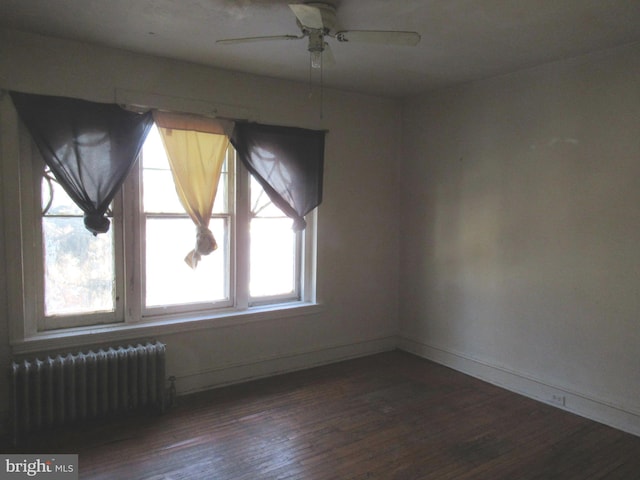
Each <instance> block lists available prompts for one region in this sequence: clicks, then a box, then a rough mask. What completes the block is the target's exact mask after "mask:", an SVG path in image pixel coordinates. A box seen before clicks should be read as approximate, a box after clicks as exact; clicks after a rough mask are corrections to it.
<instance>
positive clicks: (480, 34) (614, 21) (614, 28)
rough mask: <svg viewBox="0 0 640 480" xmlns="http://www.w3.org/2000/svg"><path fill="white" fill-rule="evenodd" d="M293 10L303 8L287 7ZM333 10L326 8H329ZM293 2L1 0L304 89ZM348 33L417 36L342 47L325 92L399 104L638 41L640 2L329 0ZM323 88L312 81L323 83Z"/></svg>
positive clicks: (45, 22)
mask: <svg viewBox="0 0 640 480" xmlns="http://www.w3.org/2000/svg"><path fill="white" fill-rule="evenodd" d="M292 1H293V2H294V3H303V2H301V1H298V0H292ZM329 1H330V0H329ZM288 3H292V2H290V1H287V0H237V1H231V0H0V27H7V28H13V29H19V30H26V31H31V32H38V33H43V34H46V35H51V36H56V37H62V38H68V39H76V40H81V41H86V42H91V43H97V44H102V45H108V46H113V47H118V48H124V49H127V50H131V51H135V52H142V53H147V54H153V55H160V56H164V57H170V58H176V59H182V60H187V61H190V62H196V63H200V64H205V65H211V66H215V67H220V68H224V69H228V70H237V71H242V72H249V73H254V74H259V75H266V76H270V77H278V78H286V79H292V80H299V81H308V80H309V57H308V52H307V51H306V40H297V41H278V42H266V43H247V44H241V45H216V40H217V39H222V38H227V37H244V36H256V35H279V34H292V35H297V34H299V30H298V28H297V26H296V22H295V17H294V15H293V13H292V12H291V10H290V9H289V8H288ZM330 3H332V4H334V5H336V6H337V11H338V23H339V25H338V27H339V29H342V30H357V29H361V30H367V29H369V30H414V31H417V32H419V33H420V34H421V35H422V40H421V42H420V43H419V44H418V46H417V47H397V46H396V47H392V46H378V45H367V44H362V43H360V44H354V43H338V42H336V41H335V39H329V43H330V44H331V48H332V50H333V54H334V56H335V58H336V61H337V64H336V65H335V66H333V67H326V68H325V69H324V74H323V79H324V83H325V85H329V86H333V87H338V88H342V89H348V90H357V91H362V92H367V93H374V94H382V95H389V96H404V95H408V94H413V93H419V92H422V91H426V90H429V89H433V88H437V87H442V86H445V85H448V84H451V83H457V82H464V81H469V80H474V79H479V78H484V77H489V76H493V75H498V74H502V73H506V72H510V71H514V70H518V69H522V68H526V67H529V66H533V65H537V64H540V63H545V62H549V61H553V60H557V59H561V58H567V57H572V56H576V55H580V54H584V53H587V52H590V51H594V50H600V49H605V48H610V47H614V46H618V45H623V44H628V43H633V42H638V41H640V0H393V1H392V0H334V1H330ZM316 81H317V77H316Z"/></svg>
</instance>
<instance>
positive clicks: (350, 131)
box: [0, 30, 401, 411]
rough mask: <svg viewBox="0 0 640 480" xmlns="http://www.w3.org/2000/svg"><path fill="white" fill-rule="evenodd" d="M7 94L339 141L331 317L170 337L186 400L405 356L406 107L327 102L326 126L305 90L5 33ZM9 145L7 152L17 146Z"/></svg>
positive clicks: (326, 297) (332, 159) (328, 280)
mask: <svg viewBox="0 0 640 480" xmlns="http://www.w3.org/2000/svg"><path fill="white" fill-rule="evenodd" d="M0 88H2V89H15V90H21V91H27V92H32V93H42V94H51V95H65V96H74V97H79V98H85V99H89V100H95V101H104V102H109V101H114V99H115V96H114V95H115V93H114V92H115V90H118V91H122V90H125V91H128V92H131V91H134V92H137V93H133V94H131V95H134V96H135V95H143V94H144V95H147V96H148V95H149V94H154V95H161V96H169V97H178V100H177V102H178V103H180V102H183V103H184V102H185V101H186V100H185V99H191V100H193V102H192V103H193V104H194V105H196V106H198V105H200V104H201V103H202V102H204V103H207V102H209V103H213V104H216V105H222V107H221V113H222V114H224V113H225V112H227V113H230V114H233V112H236V113H238V114H247V115H248V116H249V117H250V118H251V119H253V120H257V121H261V122H263V123H272V124H284V125H292V126H301V127H307V128H324V129H327V130H329V133H328V135H327V141H326V155H325V175H324V202H323V203H322V205H321V206H320V208H319V213H318V231H319V233H318V249H317V250H318V278H317V285H318V287H317V290H318V300H319V302H320V303H321V305H322V308H321V310H320V312H319V313H314V314H312V315H305V316H298V317H295V316H294V317H283V318H278V319H275V320H266V321H256V322H251V323H242V324H238V325H229V326H225V327H224V328H206V329H203V330H197V331H190V332H185V333H174V334H169V335H163V336H160V337H159V339H160V340H162V341H164V342H166V344H167V348H168V372H167V373H168V375H176V376H177V377H178V382H177V383H178V389H179V391H181V392H185V391H191V390H197V389H201V388H206V387H209V386H214V385H219V384H223V383H226V382H235V381H239V380H243V379H247V378H251V377H255V376H261V375H268V374H273V373H276V372H279V371H285V370H290V369H296V368H303V367H308V366H312V365H315V364H319V363H325V362H330V361H335V360H338V359H342V358H347V357H351V356H357V355H363V354H367V353H372V352H377V351H381V350H387V349H391V348H393V347H394V345H395V334H396V329H397V296H398V275H397V270H398V257H397V247H398V231H397V228H396V227H395V221H396V218H397V212H398V203H397V196H396V187H397V176H396V167H395V165H394V162H393V161H391V162H390V161H389V159H394V158H395V155H396V153H397V151H398V149H399V140H398V137H399V132H400V119H399V117H400V115H399V114H400V111H401V106H400V104H399V103H398V102H396V101H392V100H388V99H382V98H377V97H371V96H364V95H357V94H352V93H345V92H339V91H332V90H327V91H325V93H324V100H325V105H324V118H323V119H320V118H319V108H318V103H317V97H315V98H312V99H311V100H310V99H309V85H306V84H296V83H290V82H283V81H277V80H273V79H266V78H258V77H253V76H249V75H243V74H233V73H229V72H223V71H219V70H214V69H211V68H206V67H202V66H197V65H193V64H186V63H180V62H177V61H172V60H167V59H161V58H156V57H149V56H143V55H137V54H133V53H129V52H124V51H118V50H113V49H107V48H101V47H96V46H90V45H83V44H79V43H75V42H69V41H64V40H56V39H52V38H45V37H39V36H35V35H31V34H25V33H18V32H15V31H7V30H0ZM8 99H9V97H8V96H5V98H4V100H2V101H9V100H8ZM180 99H182V100H180ZM187 103H188V102H187ZM2 133H6V132H0V141H1V142H5V143H6V142H15V141H16V140H15V138H12V136H11V135H7V134H5V135H4V136H2ZM7 150H11V149H5V151H7ZM1 151H2V149H0V152H1ZM0 164H1V162H0ZM1 198H2V197H1V196H0V199H1ZM0 201H1V200H0ZM14 220H15V219H14ZM14 220H12V219H10V218H8V217H7V218H5V223H6V225H7V226H9V225H11V224H12V223H11V222H12V221H14ZM7 228H9V227H7ZM14 228H15V226H14ZM0 233H2V231H1V230H0ZM2 238H3V240H4V237H2ZM2 245H3V247H2V248H3V249H4V245H5V242H4V241H3V242H2ZM12 261H15V259H12V258H7V262H12ZM0 267H3V264H2V261H0ZM3 270H4V269H3ZM4 276H5V275H4V271H3V279H4ZM2 286H3V285H2V281H0V287H2ZM2 291H3V292H4V288H3V289H2ZM0 302H1V304H0V313H1V315H2V316H1V317H0V369H2V370H3V371H6V368H7V366H8V355H9V351H10V350H9V340H8V331H7V330H8V327H7V322H8V319H7V314H6V312H7V308H6V299H5V298H4V297H3V296H2V295H0ZM7 394H8V391H7V389H0V411H2V410H5V411H6V409H7Z"/></svg>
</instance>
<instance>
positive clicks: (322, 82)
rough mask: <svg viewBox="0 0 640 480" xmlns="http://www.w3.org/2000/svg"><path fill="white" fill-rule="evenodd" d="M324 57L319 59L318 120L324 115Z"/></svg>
mask: <svg viewBox="0 0 640 480" xmlns="http://www.w3.org/2000/svg"><path fill="white" fill-rule="evenodd" d="M323 57H324V55H322V56H321V57H320V120H322V119H323V115H324V75H323V72H324V59H323Z"/></svg>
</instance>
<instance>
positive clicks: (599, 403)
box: [397, 336, 640, 436]
mask: <svg viewBox="0 0 640 480" xmlns="http://www.w3.org/2000/svg"><path fill="white" fill-rule="evenodd" d="M397 345H398V348H399V349H401V350H404V351H406V352H409V353H413V354H414V355H418V356H420V357H423V358H425V359H427V360H431V361H433V362H436V363H439V364H441V365H444V366H447V367H449V368H452V369H454V370H457V371H459V372H462V373H465V374H467V375H470V376H472V377H475V378H478V379H480V380H483V381H485V382H488V383H491V384H493V385H496V386H499V387H501V388H504V389H506V390H509V391H512V392H515V393H518V394H521V395H524V396H526V397H529V398H532V399H534V400H538V401H541V402H543V403H547V404H549V405H552V406H554V407H557V408H561V409H563V410H566V411H569V412H571V413H575V414H576V415H580V416H582V417H585V418H588V419H590V420H594V421H596V422H599V423H602V424H605V425H608V426H610V427H613V428H616V429H618V430H622V431H624V432H627V433H631V434H633V435H637V436H640V413H638V412H632V411H629V409H625V408H624V407H620V406H617V405H613V404H611V403H610V402H606V401H603V400H601V399H598V398H594V397H593V396H591V395H586V394H583V393H580V392H575V391H570V390H568V389H565V388H562V387H560V386H557V385H549V384H547V383H545V382H543V381H540V380H537V379H535V378H532V377H530V376H528V375H525V374H523V373H521V372H517V371H513V370H510V369H508V368H505V367H503V366H499V365H494V364H491V363H488V362H484V361H481V360H478V359H475V358H471V357H469V356H467V355H464V354H461V353H458V352H453V351H449V350H446V349H442V348H438V347H435V346H432V345H428V344H426V343H423V342H420V341H417V340H413V339H410V338H407V337H403V336H400V337H399V338H398V344H397Z"/></svg>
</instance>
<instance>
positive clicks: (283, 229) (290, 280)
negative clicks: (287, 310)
mask: <svg viewBox="0 0 640 480" xmlns="http://www.w3.org/2000/svg"><path fill="white" fill-rule="evenodd" d="M292 225H293V220H291V219H290V218H287V217H285V218H254V219H253V220H251V253H250V254H251V265H250V276H251V277H250V282H249V293H250V295H251V297H263V296H271V295H286V294H289V293H293V292H295V285H296V278H295V276H296V268H295V255H296V234H295V232H294V231H293V230H292V228H291V227H292Z"/></svg>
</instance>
